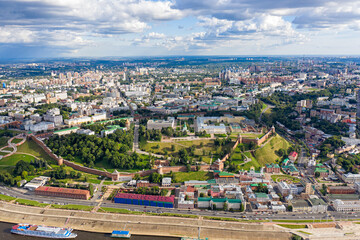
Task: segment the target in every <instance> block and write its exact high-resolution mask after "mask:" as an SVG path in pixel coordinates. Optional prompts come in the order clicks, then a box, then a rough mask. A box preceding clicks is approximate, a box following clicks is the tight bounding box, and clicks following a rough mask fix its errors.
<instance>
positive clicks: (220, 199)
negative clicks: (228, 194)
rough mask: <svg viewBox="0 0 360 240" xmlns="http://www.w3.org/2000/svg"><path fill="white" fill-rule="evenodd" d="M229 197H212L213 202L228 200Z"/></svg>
mask: <svg viewBox="0 0 360 240" xmlns="http://www.w3.org/2000/svg"><path fill="white" fill-rule="evenodd" d="M226 200H227V198H212V199H211V201H213V202H226Z"/></svg>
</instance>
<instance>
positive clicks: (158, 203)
mask: <svg viewBox="0 0 360 240" xmlns="http://www.w3.org/2000/svg"><path fill="white" fill-rule="evenodd" d="M174 201H175V197H174V196H173V195H172V196H170V197H163V196H156V195H142V194H135V193H118V194H117V195H116V196H115V198H114V202H115V203H122V204H134V205H145V206H154V207H166V208H172V207H174Z"/></svg>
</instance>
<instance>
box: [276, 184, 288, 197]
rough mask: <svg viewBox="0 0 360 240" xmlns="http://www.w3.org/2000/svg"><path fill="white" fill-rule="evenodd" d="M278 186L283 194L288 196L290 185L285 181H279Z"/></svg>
mask: <svg viewBox="0 0 360 240" xmlns="http://www.w3.org/2000/svg"><path fill="white" fill-rule="evenodd" d="M278 188H279V191H280V193H281V195H283V196H288V195H289V194H290V193H291V190H290V187H289V185H288V184H287V183H286V182H279V183H278Z"/></svg>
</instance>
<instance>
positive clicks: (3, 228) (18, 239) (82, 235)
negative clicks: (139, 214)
mask: <svg viewBox="0 0 360 240" xmlns="http://www.w3.org/2000/svg"><path fill="white" fill-rule="evenodd" d="M14 225H15V224H11V223H4V222H0V240H30V239H31V240H41V239H45V238H36V237H27V236H21V235H16V234H12V233H10V229H11V227H12V226H14ZM114 230H115V229H114ZM74 233H76V234H77V235H78V236H77V237H76V238H75V239H76V240H90V239H91V240H102V239H105V240H106V239H109V240H110V239H115V238H111V237H110V234H103V233H91V232H83V231H77V230H74ZM130 239H131V240H179V239H180V238H176V237H155V236H141V235H132V236H131V238H130Z"/></svg>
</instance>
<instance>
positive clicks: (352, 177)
mask: <svg viewBox="0 0 360 240" xmlns="http://www.w3.org/2000/svg"><path fill="white" fill-rule="evenodd" d="M342 177H343V180H344V181H345V182H347V183H355V182H360V174H353V173H347V174H344V175H343V176H342Z"/></svg>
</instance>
